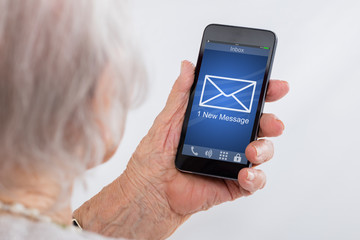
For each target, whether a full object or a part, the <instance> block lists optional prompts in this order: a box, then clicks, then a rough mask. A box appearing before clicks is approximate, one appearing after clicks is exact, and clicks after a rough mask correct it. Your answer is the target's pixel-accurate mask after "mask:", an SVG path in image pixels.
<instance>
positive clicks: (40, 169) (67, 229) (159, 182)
mask: <svg viewBox="0 0 360 240" xmlns="http://www.w3.org/2000/svg"><path fill="white" fill-rule="evenodd" d="M119 2H120V1H90V0H76V1H73V0H63V1H58V0H37V1H31V0H27V1H23V0H0V239H103V238H104V237H103V236H111V237H123V238H132V239H133V238H137V239H138V238H140V239H163V238H166V237H167V236H169V235H170V234H171V233H172V232H173V231H175V229H176V228H177V227H178V226H179V225H180V224H182V223H183V222H184V221H185V220H186V219H188V218H189V217H190V216H191V215H192V214H194V213H196V212H198V211H202V210H206V209H209V208H210V207H212V206H214V205H217V204H220V203H223V202H225V201H229V200H234V199H237V198H239V197H241V196H247V195H249V194H252V193H253V192H255V191H256V190H258V189H261V188H263V187H264V185H265V175H264V173H263V172H262V171H261V170H257V169H255V168H251V169H243V170H241V171H240V173H239V178H238V181H237V182H236V181H229V180H220V179H210V178H206V177H200V176H195V175H189V174H183V173H180V172H178V171H177V170H176V169H175V167H174V157H175V153H176V148H177V144H178V141H179V135H180V131H181V125H182V121H183V116H184V112H185V108H186V104H187V100H188V95H189V89H190V87H191V85H192V82H193V79H194V68H193V65H192V64H190V63H189V62H187V61H184V62H183V63H182V65H181V73H180V76H179V78H178V79H177V80H176V82H175V84H174V86H173V89H172V91H171V93H170V95H169V98H168V101H167V103H166V106H165V108H164V110H163V111H162V112H161V113H160V114H159V116H158V117H157V118H156V119H155V121H154V124H153V126H152V127H151V129H150V130H149V132H148V134H147V135H146V136H145V137H144V139H143V140H142V141H141V143H140V144H139V146H138V147H137V149H136V151H135V153H134V154H133V156H132V158H131V159H130V161H129V163H128V166H127V168H126V170H125V172H124V173H123V174H121V175H120V176H119V177H118V178H117V179H115V180H114V182H113V183H111V184H110V185H108V186H106V187H105V188H104V189H103V190H102V191H101V192H100V193H98V194H97V195H96V196H95V197H93V198H92V199H91V200H89V201H88V202H86V203H85V204H84V205H83V206H81V207H80V208H79V209H77V210H76V211H75V212H74V213H72V210H71V208H70V198H71V193H72V186H73V182H74V180H75V179H76V178H77V177H79V176H81V174H82V173H84V172H85V171H86V170H87V169H89V168H92V167H94V166H97V165H99V164H101V163H102V162H104V161H107V160H108V159H109V158H110V157H111V156H112V155H113V153H114V151H115V150H116V148H117V146H118V144H119V142H120V139H121V136H122V133H123V128H124V123H125V117H126V113H127V111H128V109H129V108H130V107H131V105H132V103H133V102H134V101H133V99H135V98H137V95H138V94H139V92H141V91H142V90H143V89H144V87H143V85H144V84H143V82H141V80H140V79H143V78H142V72H143V71H142V68H141V65H139V61H138V60H137V59H136V54H135V53H134V52H133V51H132V50H131V49H132V48H131V45H130V44H129V43H130V42H131V41H130V40H129V39H127V37H128V36H127V35H125V33H126V31H127V21H126V19H125V18H124V17H123V16H124V14H123V13H121V12H120V13H119V10H121V9H124V7H123V6H120V5H122V4H120V3H119ZM287 91H288V85H287V83H286V82H283V81H271V82H270V85H269V90H268V93H267V100H268V101H275V100H278V99H280V98H281V97H282V96H284V95H285V94H286V93H287ZM260 128H261V130H260V135H261V137H265V136H278V135H280V134H281V133H282V131H283V128H284V125H283V124H282V122H281V121H280V120H278V119H277V118H276V117H275V116H274V115H271V114H264V115H263V116H262V118H261V122H260ZM246 155H247V158H248V159H249V160H250V161H251V162H253V163H254V165H255V166H256V165H258V164H261V163H263V162H265V161H268V160H269V159H270V158H271V157H272V155H273V145H272V143H271V142H270V141H269V140H264V139H262V140H259V141H255V142H252V143H251V144H250V145H249V146H248V148H247V149H246ZM72 218H75V219H76V220H77V222H78V225H79V226H81V227H82V228H83V230H82V231H73V230H74V229H75V227H71V225H72V223H71V221H72ZM79 229H80V228H79ZM91 232H92V233H91ZM101 235H103V236H101Z"/></svg>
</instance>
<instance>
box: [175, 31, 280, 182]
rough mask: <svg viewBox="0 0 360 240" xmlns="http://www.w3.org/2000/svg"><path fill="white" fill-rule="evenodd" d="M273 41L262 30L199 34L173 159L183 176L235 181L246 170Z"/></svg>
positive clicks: (274, 38) (262, 102)
mask: <svg viewBox="0 0 360 240" xmlns="http://www.w3.org/2000/svg"><path fill="white" fill-rule="evenodd" d="M276 42H277V38H276V35H275V34H274V33H273V32H271V31H268V30H262V29H253V28H245V27H235V26H225V25H218V24H211V25H209V26H207V27H206V28H205V31H204V34H203V38H202V42H201V47H200V53H199V57H198V61H197V64H196V69H195V80H194V84H193V86H192V88H191V92H190V98H189V103H188V106H187V110H186V113H185V119H184V123H183V127H182V132H181V137H180V142H179V146H178V150H177V155H176V159H175V165H176V168H177V169H178V170H180V171H183V172H188V173H195V174H201V175H206V176H213V177H220V178H226V179H237V176H238V173H239V171H240V170H241V169H242V168H244V167H250V166H251V163H250V162H249V161H248V160H247V159H246V156H245V149H246V147H247V145H248V144H249V143H250V142H252V141H254V140H256V138H257V134H258V129H259V119H260V116H261V114H262V109H263V106H264V102H265V95H266V90H267V86H268V83H269V77H270V72H271V67H272V63H273V59H274V54H275V48H276Z"/></svg>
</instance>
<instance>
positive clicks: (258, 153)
mask: <svg viewBox="0 0 360 240" xmlns="http://www.w3.org/2000/svg"><path fill="white" fill-rule="evenodd" d="M253 147H254V149H255V152H256V159H257V160H261V159H262V154H263V150H262V148H261V147H260V146H253Z"/></svg>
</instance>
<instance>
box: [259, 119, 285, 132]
mask: <svg viewBox="0 0 360 240" xmlns="http://www.w3.org/2000/svg"><path fill="white" fill-rule="evenodd" d="M284 129H285V125H284V123H283V122H282V121H281V120H280V119H278V118H277V117H276V116H275V115H274V114H271V113H264V114H263V115H262V116H261V118H260V129H259V133H258V136H259V137H277V136H280V135H281V134H282V133H283V131H284Z"/></svg>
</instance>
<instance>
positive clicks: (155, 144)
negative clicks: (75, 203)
mask: <svg viewBox="0 0 360 240" xmlns="http://www.w3.org/2000/svg"><path fill="white" fill-rule="evenodd" d="M194 72H195V69H194V67H193V65H192V64H191V63H190V62H188V61H183V62H182V65H181V73H180V76H179V77H178V79H177V80H176V82H175V83H174V86H173V88H172V90H171V93H170V95H169V97H168V100H167V102H166V105H165V107H164V109H163V110H162V111H161V113H160V114H159V115H158V116H157V118H156V119H155V121H154V123H153V125H152V127H151V129H150V130H149V132H148V133H147V135H146V136H145V137H144V138H143V140H142V141H141V142H140V144H139V145H138V147H137V148H136V151H135V152H134V154H133V156H132V157H131V159H130V161H129V163H128V165H127V168H126V170H125V172H124V174H122V175H121V176H120V178H119V179H118V180H117V181H116V182H114V184H115V185H116V189H119V186H121V189H126V191H125V192H122V194H124V195H126V196H130V197H131V198H129V199H134V198H135V199H137V201H136V202H134V201H132V203H135V204H134V205H135V208H134V213H138V212H140V213H141V216H140V217H138V218H136V219H139V222H137V224H136V227H137V230H139V231H140V230H141V233H142V234H144V236H152V238H154V239H155V238H156V239H163V238H166V237H168V236H169V234H171V233H172V232H173V231H174V230H175V229H176V228H177V227H178V226H179V225H180V224H181V223H183V222H184V221H185V220H186V219H187V218H188V217H189V216H191V215H192V214H194V213H196V212H199V211H202V210H206V209H209V208H211V207H212V206H215V205H218V204H220V203H223V202H226V201H231V200H234V199H237V198H240V197H242V196H247V195H249V194H252V193H254V192H256V191H257V190H259V189H261V188H262V187H263V186H264V184H265V182H266V178H265V174H264V172H263V171H261V170H259V169H256V168H242V169H241V170H240V172H239V174H238V181H233V180H227V179H220V178H209V177H203V176H200V175H194V174H186V173H182V172H180V171H178V170H177V169H176V168H175V164H174V160H175V156H176V152H177V148H178V144H179V138H180V134H181V130H182V124H183V122H184V115H185V111H186V107H187V104H188V101H189V92H190V91H191V86H192V84H193V81H194ZM288 90H289V87H288V84H287V82H285V81H279V80H271V81H270V82H269V85H268V91H267V95H266V100H267V101H271V102H273V101H277V100H279V99H281V98H282V97H283V96H284V95H286V93H287V92H288ZM259 123H260V124H259V125H260V128H259V134H260V135H259V134H258V135H259V136H261V137H275V136H279V135H280V134H281V133H282V131H283V124H282V122H281V121H280V120H279V119H277V118H276V117H275V116H274V115H272V114H262V115H261V117H260V121H259ZM207 130H209V131H210V130H211V129H207ZM255 149H256V150H255ZM273 150H274V149H273V145H272V144H271V142H270V141H269V140H264V139H262V140H256V141H252V142H251V143H250V144H249V145H248V146H247V147H246V150H245V153H246V154H245V155H246V159H247V160H248V161H249V162H251V163H253V164H256V165H260V164H262V163H263V162H266V161H268V160H270V159H271V157H272V154H273ZM190 151H191V148H190ZM193 151H194V152H196V153H198V154H199V155H200V154H205V152H206V151H205V152H204V153H200V152H199V151H198V149H196V147H195V146H194V148H193ZM212 154H213V155H214V154H215V153H214V152H212ZM208 155H210V151H209V152H208ZM122 199H124V197H123V198H122ZM141 199H144V200H145V201H143V202H140V201H139V200H141ZM148 209H151V210H152V211H148ZM148 219H156V221H153V222H155V223H156V224H154V225H151V226H152V227H149V221H146V220H148ZM111 220H113V217H112V218H111Z"/></svg>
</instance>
